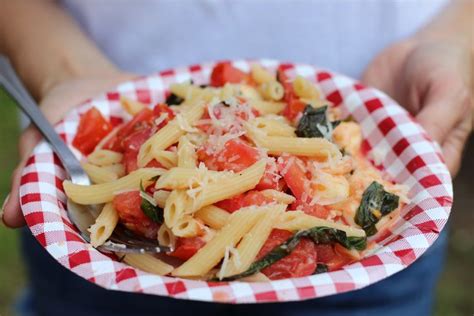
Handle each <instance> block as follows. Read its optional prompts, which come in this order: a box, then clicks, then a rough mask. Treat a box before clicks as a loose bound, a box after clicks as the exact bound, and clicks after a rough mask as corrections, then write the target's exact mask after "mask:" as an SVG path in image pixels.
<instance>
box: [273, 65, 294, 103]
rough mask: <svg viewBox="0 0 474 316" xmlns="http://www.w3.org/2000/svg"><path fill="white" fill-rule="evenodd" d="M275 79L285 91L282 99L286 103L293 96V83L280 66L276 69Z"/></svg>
mask: <svg viewBox="0 0 474 316" xmlns="http://www.w3.org/2000/svg"><path fill="white" fill-rule="evenodd" d="M277 80H278V82H280V84H281V85H282V86H283V90H284V91H285V94H284V95H283V100H284V101H285V102H287V103H288V101H290V99H294V98H295V92H294V90H293V83H292V82H291V81H290V78H288V76H287V75H286V73H285V71H284V70H283V69H281V68H279V69H277Z"/></svg>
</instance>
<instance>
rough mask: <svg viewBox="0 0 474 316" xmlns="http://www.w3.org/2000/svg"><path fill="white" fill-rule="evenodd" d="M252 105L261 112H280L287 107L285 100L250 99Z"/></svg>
mask: <svg viewBox="0 0 474 316" xmlns="http://www.w3.org/2000/svg"><path fill="white" fill-rule="evenodd" d="M248 103H249V104H250V106H251V107H252V108H254V109H255V110H257V111H258V112H259V113H260V114H263V115H265V114H278V113H280V112H281V111H283V109H284V108H285V106H286V105H285V103H284V102H274V101H263V100H257V99H250V100H249V101H248Z"/></svg>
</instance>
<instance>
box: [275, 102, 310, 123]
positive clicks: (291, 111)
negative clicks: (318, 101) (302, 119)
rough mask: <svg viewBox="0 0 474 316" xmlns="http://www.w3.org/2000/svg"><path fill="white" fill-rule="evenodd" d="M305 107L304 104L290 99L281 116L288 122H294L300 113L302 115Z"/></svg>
mask: <svg viewBox="0 0 474 316" xmlns="http://www.w3.org/2000/svg"><path fill="white" fill-rule="evenodd" d="M305 107H306V103H304V102H303V101H300V100H298V99H296V98H290V99H289V100H288V101H287V103H286V106H285V108H284V109H283V111H282V112H281V114H282V115H283V116H285V117H286V118H287V119H288V120H290V121H292V122H294V121H295V120H296V119H297V118H298V116H299V114H300V113H303V111H304V109H305Z"/></svg>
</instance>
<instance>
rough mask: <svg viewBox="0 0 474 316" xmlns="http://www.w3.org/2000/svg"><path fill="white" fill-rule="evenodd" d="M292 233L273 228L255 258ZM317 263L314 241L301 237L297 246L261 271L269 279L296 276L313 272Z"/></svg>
mask: <svg viewBox="0 0 474 316" xmlns="http://www.w3.org/2000/svg"><path fill="white" fill-rule="evenodd" d="M292 235H293V234H292V233H291V232H289V231H286V230H281V229H274V230H272V233H271V234H270V236H269V237H268V239H267V241H266V242H265V244H264V245H263V247H262V249H260V252H259V253H258V255H257V260H259V259H261V258H263V257H264V256H265V255H266V254H267V253H269V252H270V251H272V250H273V248H275V247H276V246H279V245H280V244H282V243H283V242H285V241H286V240H288V239H289V238H290V237H291V236H292ZM316 265H317V252H316V248H315V244H314V242H312V241H311V240H309V239H307V238H302V239H301V241H300V242H299V244H298V246H296V248H295V249H294V250H293V251H292V252H291V254H289V255H288V256H286V257H284V258H282V259H280V260H278V261H277V262H275V263H274V264H272V265H271V266H269V267H266V268H265V269H263V270H262V271H261V272H262V273H263V274H265V275H266V276H267V277H268V278H270V279H271V280H278V279H285V278H297V277H302V276H307V275H311V274H313V272H314V270H315V269H316Z"/></svg>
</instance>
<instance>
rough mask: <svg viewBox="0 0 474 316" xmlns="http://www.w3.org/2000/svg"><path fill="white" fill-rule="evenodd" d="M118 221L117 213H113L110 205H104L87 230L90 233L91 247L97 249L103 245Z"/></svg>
mask: <svg viewBox="0 0 474 316" xmlns="http://www.w3.org/2000/svg"><path fill="white" fill-rule="evenodd" d="M118 220H119V217H118V214H117V211H115V209H114V207H113V205H112V203H107V204H105V206H104V207H103V208H102V211H101V212H100V214H99V216H98V217H97V218H96V220H95V223H94V224H93V225H92V226H91V227H89V229H88V231H89V232H90V233H91V236H90V238H91V245H92V246H93V247H96V248H97V247H99V246H100V245H102V244H104V243H105V242H106V241H107V239H109V237H110V236H111V235H112V233H113V231H114V229H115V226H117V223H118Z"/></svg>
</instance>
